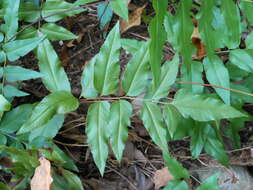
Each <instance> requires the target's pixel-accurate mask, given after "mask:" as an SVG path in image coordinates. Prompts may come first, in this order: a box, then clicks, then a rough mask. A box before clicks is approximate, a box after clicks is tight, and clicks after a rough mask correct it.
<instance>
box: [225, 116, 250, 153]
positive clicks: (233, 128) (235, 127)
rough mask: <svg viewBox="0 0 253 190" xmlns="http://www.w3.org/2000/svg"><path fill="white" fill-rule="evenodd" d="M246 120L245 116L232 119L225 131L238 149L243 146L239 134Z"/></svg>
mask: <svg viewBox="0 0 253 190" xmlns="http://www.w3.org/2000/svg"><path fill="white" fill-rule="evenodd" d="M245 121H246V119H245V118H240V119H231V120H230V125H229V126H228V127H227V128H226V131H225V134H226V135H227V136H228V137H229V138H230V139H231V141H232V143H233V145H234V147H235V148H236V149H240V148H241V138H240V135H239V131H240V130H241V129H242V128H243V127H244V125H245Z"/></svg>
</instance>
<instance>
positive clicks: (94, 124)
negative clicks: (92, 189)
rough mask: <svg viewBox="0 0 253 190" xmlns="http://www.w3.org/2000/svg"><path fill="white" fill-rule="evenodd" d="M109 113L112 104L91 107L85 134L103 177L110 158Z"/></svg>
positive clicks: (103, 103) (99, 103)
mask: <svg viewBox="0 0 253 190" xmlns="http://www.w3.org/2000/svg"><path fill="white" fill-rule="evenodd" d="M109 111H110V104H109V103H108V102H105V101H100V102H96V103H94V104H92V105H90V107H89V110H88V115H87V118H86V123H87V125H86V128H85V133H86V135H87V142H88V144H89V147H90V149H91V152H92V155H93V159H94V161H95V163H96V165H97V167H98V169H99V171H100V174H101V175H103V174H104V170H105V163H106V159H107V157H108V144H107V143H108V140H109V136H110V130H108V129H109V128H108V127H109V126H108V119H109Z"/></svg>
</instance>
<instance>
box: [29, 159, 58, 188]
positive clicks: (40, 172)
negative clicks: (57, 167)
mask: <svg viewBox="0 0 253 190" xmlns="http://www.w3.org/2000/svg"><path fill="white" fill-rule="evenodd" d="M39 161H40V166H38V167H37V168H36V169H35V173H34V176H33V178H32V180H31V190H50V185H51V183H52V182H53V178H52V176H51V164H50V162H49V161H48V160H47V159H46V158H44V157H42V158H40V159H39Z"/></svg>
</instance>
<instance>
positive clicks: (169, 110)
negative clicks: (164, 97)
mask: <svg viewBox="0 0 253 190" xmlns="http://www.w3.org/2000/svg"><path fill="white" fill-rule="evenodd" d="M163 118H164V120H165V123H166V125H167V128H168V132H169V134H170V136H171V138H173V136H174V133H175V132H176V130H177V128H178V127H179V124H180V121H181V120H182V116H181V114H180V113H179V112H178V111H177V110H176V108H175V107H174V106H172V105H169V104H166V105H165V106H164V108H163Z"/></svg>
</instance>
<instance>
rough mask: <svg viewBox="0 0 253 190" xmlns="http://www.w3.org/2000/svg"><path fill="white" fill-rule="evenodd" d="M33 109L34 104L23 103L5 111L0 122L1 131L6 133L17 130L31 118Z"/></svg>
mask: <svg viewBox="0 0 253 190" xmlns="http://www.w3.org/2000/svg"><path fill="white" fill-rule="evenodd" d="M32 109H33V105H32V104H22V105H20V106H18V107H16V108H14V109H13V110H11V111H9V112H7V113H5V115H4V116H3V118H2V121H1V123H0V131H2V132H4V133H14V132H15V131H17V130H18V129H19V128H20V127H21V126H22V125H23V124H24V123H25V122H26V121H27V120H28V119H29V117H30V116H31V114H32Z"/></svg>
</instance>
